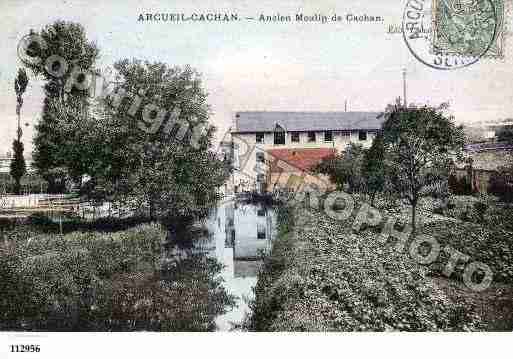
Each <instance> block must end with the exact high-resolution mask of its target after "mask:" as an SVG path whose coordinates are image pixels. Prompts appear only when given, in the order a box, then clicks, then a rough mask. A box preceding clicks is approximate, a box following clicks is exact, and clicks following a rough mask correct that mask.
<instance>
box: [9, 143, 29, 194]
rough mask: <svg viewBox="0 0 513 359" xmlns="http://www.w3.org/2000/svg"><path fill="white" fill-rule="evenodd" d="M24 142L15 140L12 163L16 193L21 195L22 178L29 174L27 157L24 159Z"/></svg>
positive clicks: (12, 175)
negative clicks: (26, 163)
mask: <svg viewBox="0 0 513 359" xmlns="http://www.w3.org/2000/svg"><path fill="white" fill-rule="evenodd" d="M23 147H24V146H23V142H21V141H18V140H14V141H13V143H12V148H13V152H14V158H13V160H12V161H11V177H12V178H13V179H14V193H16V194H20V193H21V178H22V177H23V176H24V175H25V174H26V173H27V167H26V165H25V157H23V150H24V148H23Z"/></svg>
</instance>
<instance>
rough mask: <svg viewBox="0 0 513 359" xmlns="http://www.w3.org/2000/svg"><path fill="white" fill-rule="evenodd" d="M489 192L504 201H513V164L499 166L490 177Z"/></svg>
mask: <svg viewBox="0 0 513 359" xmlns="http://www.w3.org/2000/svg"><path fill="white" fill-rule="evenodd" d="M488 192H490V193H491V194H493V195H495V196H497V197H499V199H500V200H501V201H503V202H513V164H512V165H507V166H503V167H499V168H498V169H497V171H496V172H494V173H493V174H492V176H491V177H490V182H489V185H488Z"/></svg>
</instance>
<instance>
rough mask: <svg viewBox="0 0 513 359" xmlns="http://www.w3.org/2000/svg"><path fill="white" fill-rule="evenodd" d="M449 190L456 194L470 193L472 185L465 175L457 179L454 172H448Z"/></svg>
mask: <svg viewBox="0 0 513 359" xmlns="http://www.w3.org/2000/svg"><path fill="white" fill-rule="evenodd" d="M448 185H449V190H450V191H451V193H452V194H454V195H458V196H462V195H463V196H464V195H470V194H472V185H471V183H470V181H469V180H468V179H467V177H466V176H463V177H461V178H459V179H458V177H457V176H456V175H455V174H452V173H451V174H450V175H449V178H448Z"/></svg>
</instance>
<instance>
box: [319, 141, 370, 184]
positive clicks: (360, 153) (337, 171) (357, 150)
mask: <svg viewBox="0 0 513 359" xmlns="http://www.w3.org/2000/svg"><path fill="white" fill-rule="evenodd" d="M364 153H365V150H364V149H363V146H362V145H359V144H355V143H350V144H349V146H348V147H347V148H346V150H345V151H344V152H343V153H340V154H336V155H333V156H329V157H327V158H325V159H323V160H322V161H321V162H320V163H319V164H318V165H317V166H316V167H315V168H314V172H316V173H320V174H325V175H328V176H329V178H330V180H331V182H333V183H335V184H336V185H337V187H338V188H339V189H342V188H343V187H344V186H345V185H347V186H348V187H349V192H355V191H360V190H362V189H363V186H364V184H363V181H362V174H361V168H362V162H363V159H364Z"/></svg>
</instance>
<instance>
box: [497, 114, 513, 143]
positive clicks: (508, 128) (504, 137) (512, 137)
mask: <svg viewBox="0 0 513 359" xmlns="http://www.w3.org/2000/svg"><path fill="white" fill-rule="evenodd" d="M510 120H511V119H510ZM496 135H497V140H499V141H503V142H508V143H511V144H513V125H505V126H502V127H501V128H500V129H498V130H497V131H496Z"/></svg>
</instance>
